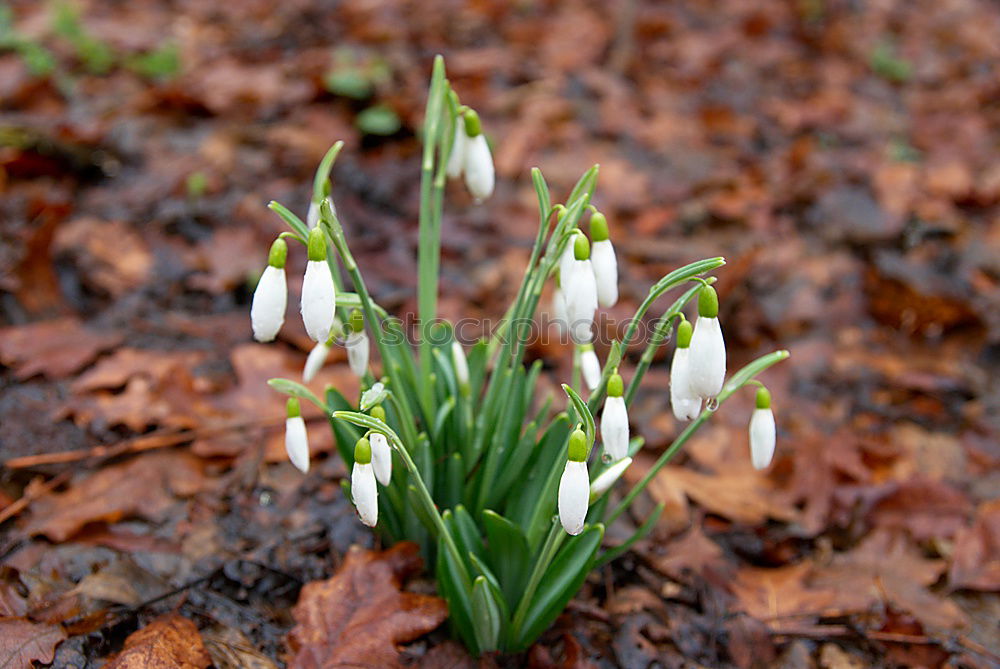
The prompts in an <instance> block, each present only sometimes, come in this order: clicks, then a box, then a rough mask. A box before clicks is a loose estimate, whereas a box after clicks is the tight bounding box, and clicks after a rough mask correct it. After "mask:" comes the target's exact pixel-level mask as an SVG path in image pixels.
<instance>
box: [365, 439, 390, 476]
mask: <svg viewBox="0 0 1000 669" xmlns="http://www.w3.org/2000/svg"><path fill="white" fill-rule="evenodd" d="M368 441H369V443H370V444H371V446H372V465H373V466H374V467H375V478H377V479H378V482H379V483H381V484H382V485H385V486H387V485H389V483H391V482H392V449H391V448H389V441H388V440H387V439H386V438H385V435H384V434H382V433H381V432H372V433H371V435H370V436H369V437H368Z"/></svg>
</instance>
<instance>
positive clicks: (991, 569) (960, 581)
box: [948, 500, 1000, 590]
mask: <svg viewBox="0 0 1000 669" xmlns="http://www.w3.org/2000/svg"><path fill="white" fill-rule="evenodd" d="M948 583H949V584H950V585H951V587H952V588H969V589H972V590H1000V500H992V501H989V502H985V503H983V504H982V505H981V506H980V507H979V511H978V512H977V513H976V520H975V522H974V523H973V525H972V527H969V528H963V529H961V530H959V532H958V535H957V536H956V537H955V550H954V552H953V553H952V560H951V568H950V569H949V571H948Z"/></svg>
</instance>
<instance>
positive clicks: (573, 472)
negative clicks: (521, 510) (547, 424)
mask: <svg viewBox="0 0 1000 669" xmlns="http://www.w3.org/2000/svg"><path fill="white" fill-rule="evenodd" d="M568 451H569V459H568V460H566V467H565V468H564V469H563V474H562V478H560V479H559V522H560V523H562V526H563V529H564V530H566V532H567V533H568V534H572V535H577V534H580V532H582V531H583V524H584V522H585V521H586V520H587V509H588V507H589V506H590V475H589V474H588V473H587V437H586V435H584V433H583V431H582V430H579V429H577V430H574V431H573V433H572V434H571V435H570V437H569V447H568Z"/></svg>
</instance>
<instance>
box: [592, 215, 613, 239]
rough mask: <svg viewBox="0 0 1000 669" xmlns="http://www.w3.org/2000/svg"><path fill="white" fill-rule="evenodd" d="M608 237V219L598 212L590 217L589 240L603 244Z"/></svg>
mask: <svg viewBox="0 0 1000 669" xmlns="http://www.w3.org/2000/svg"><path fill="white" fill-rule="evenodd" d="M609 237H610V235H609V234H608V219H607V218H606V217H605V216H604V214H602V213H601V212H599V211H595V212H594V215H593V216H591V217H590V238H591V239H593V240H594V241H595V242H603V241H605V240H607V239H608V238H609Z"/></svg>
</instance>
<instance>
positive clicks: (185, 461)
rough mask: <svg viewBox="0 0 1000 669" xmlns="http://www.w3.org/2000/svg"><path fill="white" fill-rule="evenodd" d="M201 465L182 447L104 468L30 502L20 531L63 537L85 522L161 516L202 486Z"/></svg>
mask: <svg viewBox="0 0 1000 669" xmlns="http://www.w3.org/2000/svg"><path fill="white" fill-rule="evenodd" d="M203 467H204V463H203V462H202V461H201V460H200V459H199V458H197V457H195V456H193V455H191V454H190V453H186V452H184V451H170V452H163V453H149V454H145V455H141V456H139V457H137V458H133V459H132V460H129V461H127V462H124V463H121V464H117V465H112V466H109V467H104V468H103V469H101V470H99V471H98V472H96V473H94V474H91V475H89V476H87V477H86V478H84V479H82V480H81V481H78V482H75V483H74V484H72V485H71V486H70V488H69V490H67V491H66V492H63V493H56V494H52V495H48V496H46V497H42V498H41V499H39V500H38V501H37V502H35V503H34V504H33V505H32V510H31V516H30V518H29V519H28V524H27V527H26V528H25V531H26V532H27V533H28V534H30V535H36V534H44V535H45V536H47V537H48V538H49V539H52V540H53V541H66V540H67V539H68V538H69V537H71V536H73V535H74V534H75V533H76V532H78V531H79V530H80V529H81V528H82V527H83V526H84V525H86V524H87V523H93V522H98V521H104V522H114V521H117V520H120V519H122V518H125V517H128V516H133V515H138V516H143V517H145V518H149V519H152V520H158V519H161V518H162V516H163V514H164V512H165V511H166V510H167V509H168V508H169V507H170V506H171V505H172V504H174V503H175V501H176V498H177V497H189V496H191V495H193V494H194V493H195V492H197V491H198V490H200V489H201V487H202V485H203V483H204V480H205V476H204V473H203Z"/></svg>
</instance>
